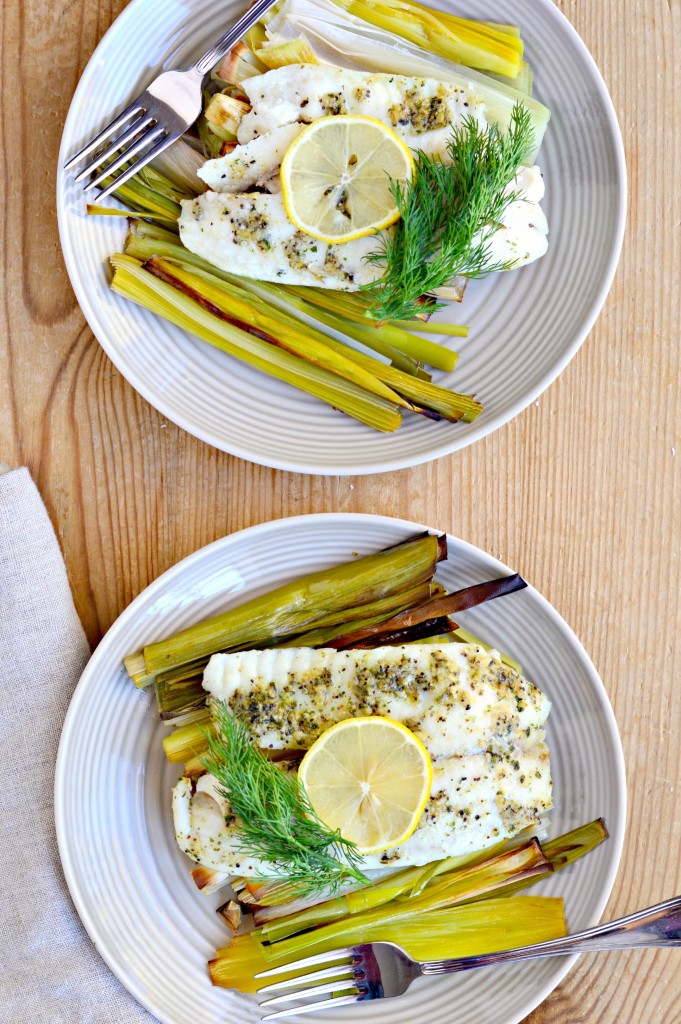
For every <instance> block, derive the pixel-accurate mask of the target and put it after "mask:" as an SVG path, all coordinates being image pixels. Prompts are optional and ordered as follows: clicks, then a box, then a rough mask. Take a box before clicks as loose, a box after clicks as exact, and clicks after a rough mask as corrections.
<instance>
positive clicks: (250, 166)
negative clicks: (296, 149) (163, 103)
mask: <svg viewBox="0 0 681 1024" xmlns="http://www.w3.org/2000/svg"><path fill="white" fill-rule="evenodd" d="M304 127H305V125H302V124H286V125H282V126H281V127H280V128H275V129H274V130H273V131H271V132H267V134H266V135H261V136H260V137H259V138H256V139H253V140H252V141H251V142H247V143H246V144H245V145H244V146H237V147H236V149H234V150H233V151H232V152H231V153H228V154H227V156H221V157H217V158H216V159H215V160H207V161H206V162H205V164H203V166H202V167H200V168H199V170H198V171H197V174H198V176H199V178H202V179H203V181H205V182H206V184H207V185H210V187H211V188H212V189H213V190H214V191H215V192H247V191H248V189H250V188H252V187H253V185H262V184H264V183H265V182H266V181H267V180H268V179H269V178H271V177H273V175H275V174H278V172H279V166H280V164H281V161H282V159H283V156H284V153H285V152H286V150H287V149H288V147H289V146H290V145H291V143H292V142H293V140H294V139H295V138H296V136H298V135H300V133H301V132H302V130H303V128H304Z"/></svg>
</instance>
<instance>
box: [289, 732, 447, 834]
mask: <svg viewBox="0 0 681 1024" xmlns="http://www.w3.org/2000/svg"><path fill="white" fill-rule="evenodd" d="M298 777H299V779H300V782H301V784H302V786H303V788H304V789H305V791H306V792H307V795H308V797H309V800H310V803H311V804H312V807H313V809H314V811H315V813H316V814H317V815H318V817H319V818H320V819H321V821H323V822H324V824H325V825H327V826H328V827H329V828H331V829H339V830H340V833H341V835H342V836H343V838H344V839H349V840H351V841H352V842H353V843H356V844H357V848H358V850H359V851H360V853H378V852H379V851H380V850H387V849H389V848H390V847H391V846H398V845H399V844H400V843H403V842H404V841H405V840H406V839H408V838H409V836H410V835H411V834H412V832H413V831H414V829H415V828H416V826H417V825H418V822H419V818H420V817H421V814H422V813H423V808H424V807H425V806H426V802H427V800H428V797H429V796H430V787H431V786H432V783H433V767H432V764H431V761H430V757H429V755H428V751H427V750H426V748H425V747H424V746H423V744H422V743H421V741H420V740H419V739H417V737H416V736H414V734H413V732H410V730H409V729H407V728H405V726H403V725H401V724H400V723H399V722H394V721H393V720H392V719H391V718H381V717H378V716H376V717H371V718H349V719H346V720H345V721H343V722H338V723H337V724H336V725H333V726H331V728H330V729H327V731H326V732H324V733H322V735H321V736H320V737H319V738H318V739H317V740H316V741H315V743H313V744H312V746H311V747H310V749H309V750H308V751H307V753H306V754H305V757H304V758H303V760H302V762H301V764H300V768H299V769H298Z"/></svg>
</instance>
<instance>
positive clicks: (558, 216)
mask: <svg viewBox="0 0 681 1024" xmlns="http://www.w3.org/2000/svg"><path fill="white" fill-rule="evenodd" d="M437 3H438V5H441V6H442V7H443V8H446V9H451V10H453V11H455V13H465V14H467V15H468V16H470V17H479V18H483V19H487V20H493V21H508V22H511V23H514V24H519V25H520V26H521V29H522V34H523V38H524V39H525V41H526V56H527V60H529V62H530V64H531V65H532V67H533V68H534V70H535V73H536V74H535V95H536V96H537V98H538V99H540V100H541V101H542V102H543V103H545V104H546V105H547V106H548V107H550V108H551V111H552V119H551V123H550V125H549V129H548V132H547V135H546V139H545V142H544V144H543V146H542V149H541V152H540V156H539V162H540V165H541V167H542V170H543V172H544V176H545V180H546V186H547V192H546V200H545V202H544V204H543V205H544V208H545V210H546V213H547V216H548V220H549V226H550V245H549V251H548V254H547V255H546V256H545V257H544V258H543V259H541V260H539V261H538V262H537V263H536V264H532V265H531V266H529V267H526V268H524V269H522V270H519V271H515V272H512V273H509V274H497V275H495V276H494V277H493V278H490V279H488V280H487V281H483V282H478V283H474V284H472V285H471V286H470V287H469V289H468V291H467V293H466V296H465V299H464V302H463V304H462V306H461V307H460V308H456V309H455V310H454V311H453V314H454V316H455V317H456V318H457V319H458V321H459V322H461V323H467V324H469V325H470V327H471V332H470V337H469V338H468V339H466V340H459V339H454V345H455V347H456V349H457V350H458V351H459V352H460V353H461V358H460V360H459V363H458V365H457V367H456V369H455V371H454V373H452V374H448V375H445V374H436V377H435V379H437V380H438V381H440V382H442V383H445V384H447V385H448V386H450V387H452V388H454V389H455V390H457V391H464V392H473V393H475V394H477V396H478V398H479V399H480V400H481V401H482V402H483V403H484V405H485V411H484V413H483V414H482V415H481V416H480V417H479V419H477V420H476V421H475V423H472V424H451V423H444V422H443V423H433V422H431V421H430V420H425V419H423V418H422V417H418V416H408V417H406V418H405V422H404V424H403V426H402V427H401V428H400V429H399V430H398V431H397V432H396V433H395V434H392V435H380V434H378V433H376V432H374V431H372V430H371V429H370V428H368V427H364V426H362V425H361V424H358V423H356V422H354V421H353V420H350V419H349V418H347V417H345V416H344V415H343V414H341V413H338V412H335V411H334V410H332V409H330V408H329V407H327V406H324V405H323V404H322V403H321V402H317V401H316V400H315V399H313V398H311V397H310V396H306V395H304V394H302V393H301V392H298V391H295V390H293V389H292V388H290V387H289V386H288V385H285V384H283V383H280V382H278V381H275V380H273V379H271V378H269V377H267V376H265V375H264V374H261V373H259V372H258V371H256V370H254V369H252V368H250V367H247V366H245V365H244V364H242V363H239V362H237V361H236V360H233V359H231V358H230V357H229V356H227V355H225V354H224V353H223V352H219V351H217V350H216V349H214V348H211V347H210V346H209V345H207V344H204V343H203V342H201V341H199V340H197V339H195V338H192V337H190V336H189V335H188V334H185V333H184V332H183V331H181V330H179V329H177V328H175V327H173V326H171V325H170V324H168V323H167V322H166V321H164V320H161V319H159V318H158V317H155V316H153V315H152V314H151V313H148V312H147V311H146V310H144V309H141V308H139V307H137V306H134V305H132V304H131V303H129V302H127V301H126V300H124V299H122V298H120V297H118V296H116V295H114V294H113V293H112V292H111V291H110V289H109V278H110V273H109V269H108V260H109V257H110V256H111V254H112V253H114V252H116V251H119V250H120V249H121V247H122V245H123V238H124V233H125V229H124V226H123V223H122V222H121V221H119V220H118V219H117V218H112V219H109V218H92V217H91V218H88V217H87V216H86V213H85V198H84V196H83V193H82V191H81V188H80V186H77V185H74V184H73V179H72V175H65V174H64V173H63V171H61V170H60V171H59V175H58V182H57V206H58V211H59V224H60V234H61V241H62V247H63V251H64V259H65V261H66V266H67V268H68V271H69V275H70V277H71V282H72V284H73V287H74V290H75V292H76V296H77V297H78V301H79V303H80V305H81V307H82V309H83V312H84V313H85V316H86V318H87V320H88V322H89V324H90V326H91V328H92V330H93V332H94V334H95V336H96V337H97V338H98V340H99V342H100V343H101V345H102V346H103V348H104V349H105V350H106V352H107V353H108V355H109V356H110V358H111V359H112V360H113V362H114V363H115V364H116V366H117V367H118V369H119V370H120V371H121V373H122V374H123V375H124V376H125V377H126V379H127V380H128V381H129V382H130V383H131V384H132V386H133V387H134V388H136V390H137V391H139V392H140V394H141V395H143V396H144V397H145V398H146V399H147V400H148V401H149V402H151V404H152V405H154V406H155V407H156V408H157V409H158V410H159V411H160V412H161V413H163V414H164V415H165V416H167V417H168V418H169V419H170V420H172V421H173V422H174V423H177V424H179V425H180V426H181V427H183V428H184V429H185V430H188V431H189V432H190V433H191V434H194V435H195V436H196V437H199V438H201V439H202V440H203V441H206V442H208V443H209V444H212V445H214V446H215V447H216V448H221V449H223V450H224V451H227V452H231V453H232V454H234V455H238V456H240V457H241V458H244V459H249V460H250V461H252V462H258V463H261V464H263V465H266V466H274V467H276V468H279V469H287V470H297V471H299V472H305V473H329V474H330V473H333V474H350V473H352V474H362V473H378V472H385V471H388V470H393V469H401V468H403V467H406V466H412V465H416V464H417V463H420V462H425V461H427V460H428V459H435V458H438V457H440V456H442V455H446V454H448V453H450V452H454V451H457V450H458V449H460V448H463V447H465V446H466V445H469V444H472V443H473V442H474V441H476V440H478V439H479V438H481V437H484V436H485V435H486V434H488V433H490V431H492V430H495V429H496V428H497V427H500V426H501V425H502V424H504V423H507V422H508V420H510V419H511V418H512V417H513V416H515V415H516V414H517V413H518V412H520V411H521V410H522V409H524V408H525V407H526V406H527V405H529V404H530V402H532V401H534V399H536V397H537V396H538V395H539V394H540V393H541V392H542V391H543V390H544V389H545V388H546V387H548V385H549V384H550V383H551V382H552V381H553V380H554V379H555V378H556V377H557V375H558V374H559V373H560V372H561V370H562V369H563V368H564V367H565V365H566V364H567V362H568V361H569V360H570V359H571V358H572V356H573V355H574V354H575V352H576V351H577V349H578V348H579V346H580V345H581V343H582V341H583V340H584V338H585V337H586V335H587V333H588V332H589V330H590V329H591V326H592V324H593V322H594V320H595V318H596V316H597V315H598V312H599V310H600V308H601V306H602V304H603V302H604V300H605V296H606V294H607V291H608V288H609V287H610V283H611V280H612V276H613V274H614V271H615V266H616V263H617V258H618V255H619V251H620V246H621V242H622V233H623V229H624V219H625V206H626V172H625V165H624V155H623V149H622V141H621V138H620V133H619V128H618V126H617V120H616V117H615V113H614V111H613V107H612V103H611V101H610V97H609V96H608V93H607V90H606V88H605V85H604V84H603V80H602V78H601V76H600V74H599V72H598V69H597V68H596V65H595V64H594V62H593V60H592V58H591V57H590V55H589V53H588V52H587V50H586V48H585V46H584V44H583V43H582V41H581V40H580V38H579V36H578V35H577V34H576V32H575V31H574V29H573V28H572V27H571V25H570V24H569V22H568V21H567V20H566V19H565V18H564V17H563V15H562V14H561V13H560V11H559V10H558V9H557V8H556V7H555V6H554V4H553V3H552V2H551V0H522V2H519V0H465V2H460V3H453V2H452V0H437ZM240 9H241V5H240V4H239V3H236V2H234V0H227V2H226V3H224V4H215V3H213V2H212V0H132V3H130V4H129V6H128V7H126V9H125V10H124V11H123V13H122V14H121V16H120V17H119V18H118V19H117V21H116V22H115V23H114V24H113V26H112V27H111V29H110V30H109V31H108V32H107V34H106V36H105V37H104V39H103V40H102V42H101V43H100V45H99V46H98V48H97V50H96V51H95V53H94V54H93V56H92V58H91V60H90V62H89V64H88V65H87V67H86V69H85V71H84V73H83V76H82V78H81V81H80V84H79V85H78V88H77V90H76V93H75V95H74V97H73V101H72V104H71V109H70V111H69V115H68V118H67V121H66V126H65V128H64V135H63V139H62V145H61V152H60V157H59V166H60V168H61V167H62V166H63V164H64V161H65V160H66V158H67V157H68V156H69V155H70V154H72V153H73V152H75V151H76V150H77V149H79V148H80V147H81V145H82V144H83V143H84V141H86V140H87V139H89V138H91V137H92V136H93V135H94V134H95V132H96V131H98V130H99V129H101V128H102V127H103V126H104V125H105V124H107V123H108V122H109V120H110V119H111V116H112V114H113V113H114V112H115V111H116V110H117V109H119V108H120V107H122V106H123V105H124V104H125V103H126V102H128V101H129V99H130V97H132V96H134V95H136V94H137V92H139V91H140V90H141V89H142V88H143V87H144V86H145V85H147V84H148V82H149V81H150V80H151V78H152V77H153V75H154V73H155V71H156V70H160V69H161V68H162V67H171V66H173V67H177V66H183V65H184V64H185V63H187V62H188V61H189V60H191V59H193V58H196V57H197V56H199V54H200V53H201V52H202V51H203V50H204V49H205V48H207V46H208V45H209V44H210V42H212V41H213V40H214V39H215V38H217V36H218V35H220V34H221V33H222V32H223V31H224V29H225V26H226V25H227V24H228V23H229V22H230V21H231V20H233V19H235V17H236V15H237V13H238V12H239V11H240Z"/></svg>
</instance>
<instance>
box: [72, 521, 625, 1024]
mask: <svg viewBox="0 0 681 1024" xmlns="http://www.w3.org/2000/svg"><path fill="white" fill-rule="evenodd" d="M421 530H423V527H422V526H419V525H417V524H416V523H407V522H403V521H402V520H398V519H387V518H383V517H379V516H365V515H341V514H332V515H316V516H301V517H299V518H294V519H283V520H279V521H278V522H274V523H266V524H264V525H262V526H256V527H253V528H251V529H249V530H244V531H243V532H241V533H237V534H234V535H232V536H231V537H226V538H224V539H223V540H220V541H217V542H216V543H214V544H211V545H209V546H208V547H206V548H203V549H201V550H200V551H197V552H196V553H195V554H193V555H191V556H190V557H189V558H186V559H185V560H184V561H182V562H180V563H179V564H178V565H176V566H175V567H174V568H173V569H170V570H169V571H168V572H166V573H165V574H164V575H163V576H161V577H160V578H159V579H158V580H156V581H155V582H154V583H152V584H151V586H150V587H148V588H147V589H146V590H145V591H144V592H143V593H142V594H140V596H139V597H138V598H137V599H136V600H135V601H133V603H132V604H131V605H130V607H129V608H127V609H126V611H125V612H124V613H123V614H122V615H121V617H120V618H119V619H118V620H117V621H116V622H115V623H114V625H113V626H112V627H111V629H110V630H109V632H108V633H107V635H106V636H105V637H104V639H103V640H102V642H101V643H100V645H99V646H98V647H97V650H96V651H95V653H94V655H93V657H92V659H91V661H90V663H89V664H88V666H87V668H86V670H85V672H84V673H83V676H82V678H81V680H80V683H79V684H78V687H77V689H76V692H75V694H74V697H73V701H72V703H71V707H70V709H69V713H68V716H67V719H66V723H65V725H64V730H63V734H62V739H61V744H60V748H59V757H58V764H57V776H56V788H55V810H56V823H57V834H58V838H59V849H60V853H61V858H62V863H63V866H64V872H65V875H66V878H67V881H68V884H69V888H70V890H71V894H72V896H73V899H74V902H75V904H76V907H77V909H78V912H79V914H80V916H81V919H82V921H83V923H84V925H85V927H86V928H87V930H88V932H89V934H90V937H91V938H92V941H93V942H94V943H95V945H96V947H97V949H98V950H99V951H100V953H101V954H102V956H103V957H104V959H105V960H106V962H107V963H108V964H109V966H110V967H111V969H112V970H113V972H114V973H115V974H116V975H117V976H118V978H119V979H120V980H121V981H122V983H123V984H124V985H125V986H126V987H127V988H128V990H129V991H130V992H131V993H132V994H133V995H134V996H135V997H136V998H137V999H138V1000H139V1002H140V1003H142V1005H143V1006H145V1007H146V1008H147V1009H148V1010H150V1011H151V1012H152V1013H153V1014H155V1016H156V1017H157V1018H158V1019H159V1020H161V1021H163V1022H164V1024H224V1022H225V1021H227V1020H229V1021H230V1022H231V1024H247V1022H249V1021H255V1020H257V1019H258V1011H257V1008H256V1005H255V1003H254V1001H253V1000H252V999H250V998H247V997H245V996H240V995H238V994H236V993H234V992H228V991H225V990H221V989H216V988H213V987H212V986H211V984H210V981H209V978H208V972H207V970H206V961H207V960H208V959H209V958H210V957H211V956H212V955H213V952H214V950H215V948H216V947H217V946H220V945H224V944H225V942H226V929H225V927H224V925H222V923H221V922H220V920H219V919H218V918H217V916H216V914H215V908H216V907H217V906H218V905H219V903H220V902H221V898H220V895H219V894H217V895H215V896H213V897H206V896H202V895H201V894H200V893H199V892H198V891H197V890H196V888H195V887H194V884H193V882H192V880H191V877H190V868H191V864H190V862H189V861H188V860H187V858H185V857H184V856H183V855H182V854H181V853H180V851H179V849H178V847H177V845H176V843H175V838H174V829H173V822H172V814H171V807H170V791H171V787H172V786H173V784H174V783H175V781H176V780H177V777H178V769H177V766H175V767H173V766H172V765H170V764H168V762H167V761H166V759H165V756H164V753H163V749H162V746H161V741H162V738H163V736H164V735H165V734H166V731H167V729H166V728H165V727H164V726H162V725H161V723H160V722H159V720H158V716H157V714H156V709H155V703H154V700H153V695H152V694H151V693H149V692H147V691H138V690H135V688H134V686H133V685H132V684H131V683H130V681H129V679H128V678H127V676H126V673H125V672H124V670H123V668H122V665H121V659H122V658H123V656H124V655H126V654H128V653H130V652H131V651H133V650H136V649H138V648H140V647H141V646H143V645H144V644H145V643H148V642H150V641H152V640H155V639H158V638H160V637H162V636H168V635H169V634H171V633H173V632H175V631H177V630H180V629H183V628H184V627H186V626H189V625H191V624H192V623H194V622H197V621H199V620H201V619H204V618H206V617H208V616H210V615H213V614H216V613H217V612H218V611H220V610H222V609H225V608H227V607H229V606H230V605H236V604H240V603H243V602H244V601H245V600H247V599H248V598H250V597H253V596H255V595H256V594H258V593H263V592H264V591H267V590H270V589H272V588H273V587H275V586H278V585H279V584H281V583H283V582H285V581H286V580H290V579H291V578H293V577H296V576H299V575H301V574H303V573H306V572H310V571H313V570H315V569H321V568H324V567H328V566H330V565H334V564H338V563H339V562H343V561H347V560H349V559H351V558H352V557H353V556H354V555H356V554H360V555H361V554H367V553H369V552H371V551H377V550H379V549H380V548H382V547H386V546H388V545H390V544H395V543H397V542H398V541H400V540H403V539H404V538H406V537H408V536H410V535H411V534H414V533H416V532H420V531H421ZM508 571H510V570H508V569H507V568H506V567H505V566H503V565H502V564H501V563H499V562H498V561H496V559H494V558H492V557H491V556H489V555H486V554H485V553H484V552H482V551H480V550H479V549H477V548H474V547H472V546H471V545H469V544H465V543H464V542H463V541H459V540H456V539H454V538H453V537H450V538H449V561H448V562H445V563H443V564H442V565H440V566H439V567H438V578H439V579H440V580H441V581H442V582H443V583H444V584H445V585H446V586H447V587H448V588H451V589H456V588H458V587H462V586H465V585H467V584H471V583H477V582H480V581H482V580H484V579H490V578H493V577H495V576H499V575H502V574H503V573H505V572H508ZM458 617H459V616H457V618H458ZM461 621H462V625H464V626H465V627H466V628H468V629H470V630H471V631H472V632H474V633H475V634H476V635H478V636H479V637H481V638H482V639H484V640H487V641H488V642H489V643H491V644H495V645H497V646H499V647H500V648H501V649H502V650H505V651H508V653H509V654H511V655H512V656H513V657H515V658H517V659H518V660H519V661H520V662H521V664H522V666H523V669H524V670H525V673H526V675H527V676H528V678H530V679H531V680H532V681H533V682H535V683H536V684H537V685H539V686H540V687H541V688H542V689H543V690H545V691H546V693H547V694H548V696H549V697H550V699H551V701H552V704H553V709H552V711H551V715H550V719H549V730H548V743H549V747H550V751H551V763H552V772H553V778H554V800H555V808H554V810H553V811H552V814H551V834H552V835H559V834H561V833H562V832H565V831H567V830H568V829H571V828H574V827H575V826H577V825H579V824H582V823H584V822H586V821H588V820H591V819H592V818H596V817H598V816H603V817H604V818H605V820H606V822H607V825H608V828H609V830H610V838H609V840H608V841H607V842H605V843H603V844H602V846H600V847H599V848H598V849H597V850H596V851H594V852H593V853H591V854H589V856H588V857H586V858H585V859H584V860H582V861H579V862H577V863H576V864H574V865H572V866H571V867H569V868H567V869H565V870H564V871H561V872H559V873H557V874H556V875H555V876H554V877H553V878H552V879H551V880H550V881H549V882H545V883H542V885H541V888H540V887H537V889H536V890H534V889H533V890H532V891H533V892H535V891H537V892H540V893H543V894H545V895H553V896H563V897H564V898H565V906H566V912H567V920H568V926H569V928H570V929H571V930H573V931H576V930H579V929H582V928H586V927H588V926H589V925H592V924H595V923H596V922H597V921H598V919H599V916H600V914H601V912H602V910H603V908H604V906H605V903H606V900H607V898H608V895H609V893H610V889H611V886H612V883H613V879H614V876H615V871H616V870H617V865H618V863H619V858H620V852H621V847H622V838H623V832H624V821H625V802H626V801H625V782H624V768H623V761H622V749H621V746H620V742H619V736H618V733H617V727H616V725H615V721H614V718H613V715H612V710H611V708H610V704H609V702H608V698H607V696H606V693H605V690H604V688H603V685H602V683H601V681H600V680H599V678H598V675H597V673H596V671H595V669H594V667H593V665H592V664H591V662H590V660H589V658H588V656H587V655H586V653H585V651H584V649H583V648H582V647H581V645H580V644H579V642H578V641H577V639H576V637H575V636H574V634H573V633H572V631H571V630H570V629H569V627H568V626H567V625H566V624H565V622H563V620H562V619H561V618H560V616H559V615H558V614H557V612H555V611H554V609H553V608H552V607H551V606H550V605H549V604H548V602H547V601H546V600H545V599H544V598H543V597H541V595H540V594H538V593H537V592H536V591H535V590H534V589H533V588H531V587H529V588H528V589H527V590H524V591H522V592H520V593H517V594H514V595H513V596H511V597H507V598H503V599H500V600H497V601H493V602H491V603H490V604H487V605H483V606H481V607H480V608H477V609H473V610H471V611H469V612H467V613H465V615H461ZM572 962H573V961H572V958H565V959H564V958H556V959H554V960H546V961H536V962H534V963H527V964H520V965H516V966H512V967H503V968H494V969H493V970H489V971H485V972H471V973H470V974H468V975H457V976H455V977H450V978H441V979H438V980H430V981H428V982H425V983H423V984H420V985H419V986H416V987H414V988H413V989H412V990H410V992H409V993H408V994H407V995H406V996H404V997H403V998H401V999H400V1000H398V1001H395V1000H390V1001H388V1000H386V1001H385V1002H383V1003H374V1004H371V1005H358V1006H357V1007H353V1011H352V1012H349V1013H344V1012H343V1011H342V1010H339V1011H337V1012H335V1013H334V1012H330V1013H328V1014H325V1016H324V1019H325V1020H327V1021H330V1022H337V1024H349V1018H352V1021H353V1022H354V1024H369V1022H372V1024H411V1022H412V1021H415V1020H424V1021H428V1024H471V1022H472V1021H475V1024H517V1022H518V1021H520V1020H522V1019H523V1018H524V1017H525V1016H526V1015H527V1014H528V1013H530V1012H531V1010H532V1009H534V1007H535V1006H537V1004H538V1003H539V1002H541V1000H542V999H544V998H545V997H546V996H547V995H548V993H549V992H550V991H551V990H552V989H553V988H554V987H555V986H556V985H557V984H558V982H559V981H560V980H561V978H562V977H563V976H564V975H565V973H566V971H567V970H568V969H569V967H570V964H571V963H572ZM301 1020H307V1018H301Z"/></svg>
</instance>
